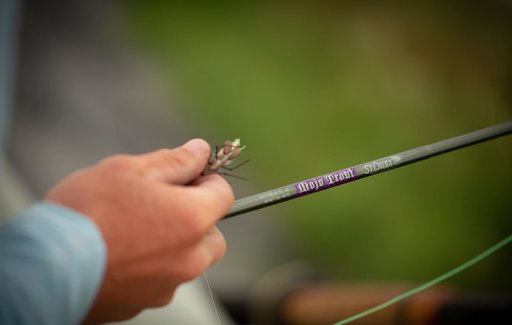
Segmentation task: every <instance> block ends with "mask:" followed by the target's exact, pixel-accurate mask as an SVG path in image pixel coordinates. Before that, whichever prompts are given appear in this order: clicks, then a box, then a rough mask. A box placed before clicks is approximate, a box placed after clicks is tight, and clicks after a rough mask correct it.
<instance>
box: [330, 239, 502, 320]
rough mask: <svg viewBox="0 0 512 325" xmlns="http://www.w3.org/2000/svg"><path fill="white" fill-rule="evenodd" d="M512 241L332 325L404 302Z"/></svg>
mask: <svg viewBox="0 0 512 325" xmlns="http://www.w3.org/2000/svg"><path fill="white" fill-rule="evenodd" d="M511 241H512V234H511V235H509V236H508V237H507V238H505V239H503V240H501V241H500V242H498V243H497V244H495V245H493V246H492V247H491V248H489V249H487V250H485V251H484V252H482V253H480V254H478V255H477V256H475V257H473V258H472V259H470V260H468V261H466V262H464V263H463V264H461V265H459V266H457V267H456V268H454V269H452V270H450V271H448V272H446V273H445V274H443V275H440V276H438V277H437V278H435V279H433V280H430V281H428V282H427V283H425V284H423V285H420V286H419V287H416V288H414V289H411V290H409V291H407V292H405V293H403V294H401V295H399V296H396V297H395V298H392V299H390V300H388V301H386V302H384V303H382V304H380V305H377V306H375V307H373V308H370V309H368V310H365V311H363V312H361V313H359V314H356V315H354V316H351V317H349V318H346V319H344V320H342V321H339V322H337V323H335V324H333V325H344V324H348V323H350V322H353V321H355V320H358V319H361V318H363V317H366V316H368V315H371V314H373V313H376V312H378V311H379V310H382V309H384V308H386V307H389V306H391V305H393V304H395V303H397V302H399V301H401V300H404V299H406V298H408V297H410V296H413V295H415V294H417V293H420V292H421V291H423V290H425V289H428V288H430V287H432V286H434V285H436V284H439V283H440V282H442V281H445V280H446V279H449V278H451V277H452V276H454V275H456V274H457V273H460V272H462V271H464V270H465V269H467V268H469V267H470V266H472V265H474V264H476V263H478V262H480V261H481V260H483V259H484V258H486V257H488V256H489V255H491V254H493V253H495V252H496V251H498V250H499V249H500V248H502V247H503V246H505V245H507V244H509V243H510V242H511Z"/></svg>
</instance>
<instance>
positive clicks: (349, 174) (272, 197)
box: [224, 121, 512, 219]
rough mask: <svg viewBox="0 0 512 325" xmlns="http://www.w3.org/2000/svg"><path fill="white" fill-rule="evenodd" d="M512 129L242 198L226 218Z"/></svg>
mask: <svg viewBox="0 0 512 325" xmlns="http://www.w3.org/2000/svg"><path fill="white" fill-rule="evenodd" d="M510 133H512V121H508V122H505V123H502V124H497V125H493V126H490V127H488V128H485V129H481V130H477V131H474V132H470V133H466V134H463V135H459V136H456V137H453V138H450V139H446V140H443V141H439V142H436V143H432V144H429V145H426V146H422V147H418V148H414V149H411V150H407V151H403V152H400V153H397V154H394V155H391V156H387V157H384V158H380V159H377V160H373V161H370V162H366V163H362V164H359V165H355V166H353V167H349V168H345V169H342V170H338V171H335V172H332V173H328V174H325V175H322V176H318V177H314V178H311V179H306V180H303V181H300V182H297V183H294V184H290V185H286V186H282V187H278V188H275V189H272V190H269V191H265V192H262V193H259V194H255V195H251V196H248V197H245V198H241V199H238V200H236V201H235V203H234V204H233V206H232V208H231V210H230V211H229V213H228V214H227V215H226V216H225V217H224V219H226V218H231V217H234V216H236V215H239V214H242V213H246V212H250V211H254V210H258V209H261V208H264V207H267V206H270V205H274V204H277V203H281V202H284V201H288V200H291V199H295V198H299V197H303V196H306V195H309V194H313V193H316V192H319V191H323V190H326V189H328V188H331V187H335V186H339V185H343V184H346V183H349V182H353V181H356V180H359V179H362V178H365V177H368V176H372V175H376V174H380V173H383V172H386V171H389V170H392V169H395V168H399V167H403V166H406V165H409V164H412V163H415V162H417V161H420V160H424V159H427V158H430V157H434V156H437V155H440V154H443V153H446V152H449V151H452V150H457V149H460V148H463V147H467V146H471V145H474V144H477V143H480V142H483V141H487V140H490V139H494V138H497V137H501V136H504V135H507V134H510Z"/></svg>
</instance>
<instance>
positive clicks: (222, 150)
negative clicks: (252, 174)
mask: <svg viewBox="0 0 512 325" xmlns="http://www.w3.org/2000/svg"><path fill="white" fill-rule="evenodd" d="M245 147H247V146H243V147H242V146H241V141H240V139H239V138H237V139H235V140H233V141H230V140H226V141H224V144H223V145H221V146H219V145H217V146H215V152H214V153H212V155H211V157H210V160H209V161H208V164H207V165H206V167H205V169H204V171H203V174H204V175H208V174H212V173H216V174H220V175H225V176H231V177H236V178H241V179H244V178H242V177H239V176H236V175H232V174H228V173H225V172H222V171H220V170H221V169H225V170H229V171H231V170H234V169H236V168H238V167H240V166H242V165H244V164H246V163H247V162H248V161H249V160H245V161H244V162H242V163H240V164H238V165H237V166H234V167H228V165H230V164H231V163H233V161H234V160H235V159H236V158H237V157H238V156H239V155H240V153H241V152H242V150H244V149H245Z"/></svg>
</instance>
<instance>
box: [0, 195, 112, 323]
mask: <svg viewBox="0 0 512 325" xmlns="http://www.w3.org/2000/svg"><path fill="white" fill-rule="evenodd" d="M105 259H106V250H105V244H104V242H103V238H102V236H101V234H100V232H99V230H98V228H97V227H96V225H95V224H94V223H93V222H92V221H91V220H89V219H87V218H86V217H84V216H82V215H80V214H79V213H77V212H75V211H72V210H70V209H67V208H64V207H61V206H59V205H55V204H51V203H45V202H41V203H37V204H35V205H34V206H32V207H31V208H30V209H28V210H26V211H25V212H23V213H22V214H20V215H19V216H16V217H14V218H12V219H10V220H8V221H7V222H5V223H4V224H1V225H0V324H52V325H59V324H66V325H67V324H78V323H80V322H81V321H82V320H83V318H84V317H85V315H86V314H87V312H88V310H89V308H90V307H91V304H92V302H93V301H94V297H95V296H96V293H97V291H98V289H99V286H100V283H101V281H102V278H103V272H104V268H105Z"/></svg>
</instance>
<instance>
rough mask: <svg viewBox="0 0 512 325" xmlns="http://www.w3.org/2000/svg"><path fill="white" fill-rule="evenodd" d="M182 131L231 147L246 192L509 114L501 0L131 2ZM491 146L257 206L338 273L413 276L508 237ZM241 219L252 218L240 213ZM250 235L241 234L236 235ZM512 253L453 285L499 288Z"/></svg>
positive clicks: (505, 172) (502, 171)
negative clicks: (245, 158)
mask: <svg viewBox="0 0 512 325" xmlns="http://www.w3.org/2000/svg"><path fill="white" fill-rule="evenodd" d="M126 9H127V11H126V14H127V19H128V20H127V21H128V22H129V33H130V34H131V35H135V36H136V39H137V42H138V44H139V45H140V44H142V45H143V46H145V47H146V48H148V49H151V51H153V53H155V57H156V58H157V59H158V60H159V61H160V62H159V64H160V66H161V67H162V69H164V72H165V73H166V75H168V76H169V81H171V83H170V84H171V85H172V86H171V87H170V89H169V91H170V93H172V94H178V97H180V100H181V101H182V102H183V108H184V111H185V112H186V114H188V115H189V117H190V121H192V122H193V123H194V124H195V127H197V128H199V129H201V128H209V129H212V130H214V131H215V133H216V134H217V135H218V139H219V142H221V141H222V140H223V139H228V138H233V137H241V138H242V140H243V141H244V142H245V144H247V145H248V149H247V152H248V153H249V154H250V157H251V159H252V161H251V164H250V166H249V167H244V169H245V168H250V169H251V171H252V172H253V173H254V175H257V179H254V180H253V179H252V178H251V185H252V186H253V187H254V189H255V190H257V191H262V190H267V189H270V188H273V187H277V186H282V185H285V184H289V183H292V182H295V181H298V180H301V179H305V178H310V177H313V176H317V175H320V174H324V173H327V172H330V171H334V170H338V169H342V168H345V167H348V166H351V165H354V164H357V163H361V162H364V161H368V160H372V159H376V158H379V157H381V156H384V155H388V154H392V153H394V152H399V151H402V150H406V149H410V148H412V147H416V146H419V145H423V144H428V143H431V142H435V141H438V140H442V139H443V138H446V137H451V136H455V135H458V134H460V133H464V132H469V131H472V130H474V129H478V128H482V127H486V126H488V125H491V124H493V123H499V122H503V121H505V120H507V119H510V118H511V117H512V110H511V105H512V103H511V101H512V96H511V95H512V92H511V89H510V85H511V81H512V59H511V58H512V41H511V40H512V19H511V18H512V7H510V6H508V7H507V6H506V5H505V4H504V2H499V1H434V2H431V1H415V2H407V1H363V2H361V1H274V2H237V1H233V2H230V1H229V2H226V1H224V2H223V1H221V2H206V1H205V2H194V1H192V2H186V3H185V4H175V3H173V2H169V1H149V2H143V1H130V2H128V3H127V8H126ZM511 148H512V139H510V137H509V138H502V139H498V140H493V141H491V142H488V143H485V144H481V145H478V146H475V147H471V148H467V149H464V150H460V151H457V152H455V153H450V154H447V155H443V156H440V157H437V158H434V159H431V160H429V161H425V162H422V163H419V164H415V165H411V166H409V167H405V168H403V169H400V170H397V171H393V172H390V173H386V174H383V175H379V176H376V177H372V178H369V179H366V180H362V181H359V182H355V183H353V184H350V185H346V186H343V187H341V188H338V189H332V190H329V191H325V192H322V193H321V194H317V195H313V196H310V197H307V198H303V199H301V200H294V201H292V202H288V203H284V204H281V205H279V206H276V207H273V208H270V209H275V211H277V212H279V214H280V215H282V217H280V221H281V222H284V223H286V225H287V228H288V229H289V233H288V235H289V236H290V241H293V242H294V243H295V246H296V248H297V251H298V252H299V253H298V254H300V255H301V256H302V257H304V258H307V259H308V260H310V261H313V262H315V263H316V264H317V265H319V266H322V267H323V269H325V270H326V271H327V272H329V273H330V274H331V275H333V276H335V277H340V278H343V279H359V280H411V281H418V280H425V279H428V278H432V277H433V276H435V275H438V274H440V273H442V272H444V271H446V270H448V269H449V268H451V267H454V266H455V265H457V264H459V263H461V262H463V261H465V260H467V259H469V258H470V257H472V256H474V255H476V254H477V253H479V252H481V251H483V250H484V249H485V248H487V247H488V246H490V245H491V244H494V243H495V242H497V241H498V240H500V239H501V238H502V237H504V236H505V235H507V234H509V233H510V231H511V229H512V219H511V218H510V217H511V216H510V214H511V212H510V211H511V207H512V200H511V184H512V173H511V172H510V168H511V166H512V150H511ZM245 217H247V218H250V215H248V216H245ZM247 231H250V230H249V229H247ZM511 257H512V254H511V249H510V248H508V249H507V250H505V251H502V252H500V253H498V254H497V255H496V256H494V257H491V258H489V259H487V260H486V261H484V262H482V263H481V264H479V265H478V266H476V267H474V268H472V269H471V270H469V271H467V272H465V273H464V274H462V275H460V276H458V277H457V278H455V279H453V282H454V283H457V284H459V285H461V286H467V287H470V288H472V289H498V290H507V291H508V290H510V289H511V288H512V280H511V277H510V276H509V274H510V271H511V267H512V266H511V265H510V260H511Z"/></svg>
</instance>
